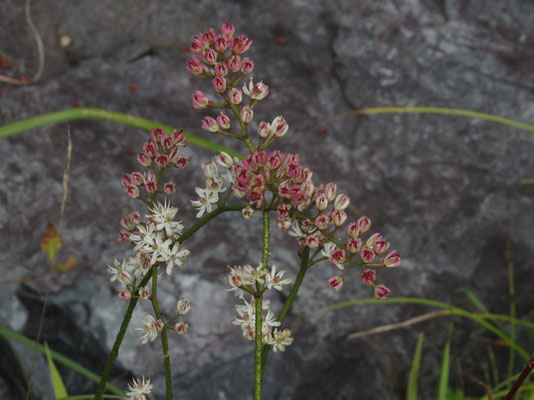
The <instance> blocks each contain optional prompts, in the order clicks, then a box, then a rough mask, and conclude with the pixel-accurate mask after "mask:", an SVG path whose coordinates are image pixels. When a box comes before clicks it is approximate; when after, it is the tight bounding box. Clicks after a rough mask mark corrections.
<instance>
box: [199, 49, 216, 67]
mask: <svg viewBox="0 0 534 400" xmlns="http://www.w3.org/2000/svg"><path fill="white" fill-rule="evenodd" d="M202 61H204V62H205V63H206V64H208V65H211V66H213V65H215V64H216V63H217V52H216V51H215V50H213V49H207V50H206V51H205V52H204V54H202Z"/></svg>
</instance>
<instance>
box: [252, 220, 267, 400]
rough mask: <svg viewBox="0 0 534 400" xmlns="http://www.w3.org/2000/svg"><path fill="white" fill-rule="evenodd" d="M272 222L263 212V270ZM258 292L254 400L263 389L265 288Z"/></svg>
mask: <svg viewBox="0 0 534 400" xmlns="http://www.w3.org/2000/svg"><path fill="white" fill-rule="evenodd" d="M269 224H270V220H269V210H264V211H263V250H262V253H261V264H262V268H267V263H268V262H269V244H270V226H269ZM256 286H257V288H256V289H257V291H256V295H255V296H254V297H255V301H256V302H255V305H256V316H255V322H256V326H255V331H254V332H255V334H254V400H261V389H262V383H263V368H262V362H261V354H262V337H263V334H262V328H263V312H262V301H263V286H262V285H261V284H260V283H257V284H256Z"/></svg>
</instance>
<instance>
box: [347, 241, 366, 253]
mask: <svg viewBox="0 0 534 400" xmlns="http://www.w3.org/2000/svg"><path fill="white" fill-rule="evenodd" d="M361 247H362V241H361V240H360V238H350V239H349V240H348V242H347V249H349V251H350V252H351V253H352V254H356V253H357V252H358V251H360V249H361Z"/></svg>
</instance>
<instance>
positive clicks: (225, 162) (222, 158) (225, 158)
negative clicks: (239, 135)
mask: <svg viewBox="0 0 534 400" xmlns="http://www.w3.org/2000/svg"><path fill="white" fill-rule="evenodd" d="M215 161H216V162H217V164H219V165H220V166H222V167H224V168H230V167H231V166H232V165H233V164H234V160H232V157H230V156H229V155H228V154H226V153H225V152H224V151H221V152H220V153H219V154H218V155H217V156H215Z"/></svg>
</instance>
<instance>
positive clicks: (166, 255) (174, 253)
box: [157, 239, 191, 275]
mask: <svg viewBox="0 0 534 400" xmlns="http://www.w3.org/2000/svg"><path fill="white" fill-rule="evenodd" d="M171 243H172V242H171V240H170V239H167V240H166V241H165V242H164V243H162V245H161V246H160V247H159V249H158V250H157V252H158V258H157V261H161V262H164V263H167V268H166V270H165V271H166V272H167V275H170V274H171V272H172V269H173V267H174V266H175V265H177V266H179V267H180V268H183V267H184V261H185V260H187V257H188V256H189V254H191V252H190V251H189V250H187V249H180V243H178V241H176V242H174V245H173V246H172V247H171Z"/></svg>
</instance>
